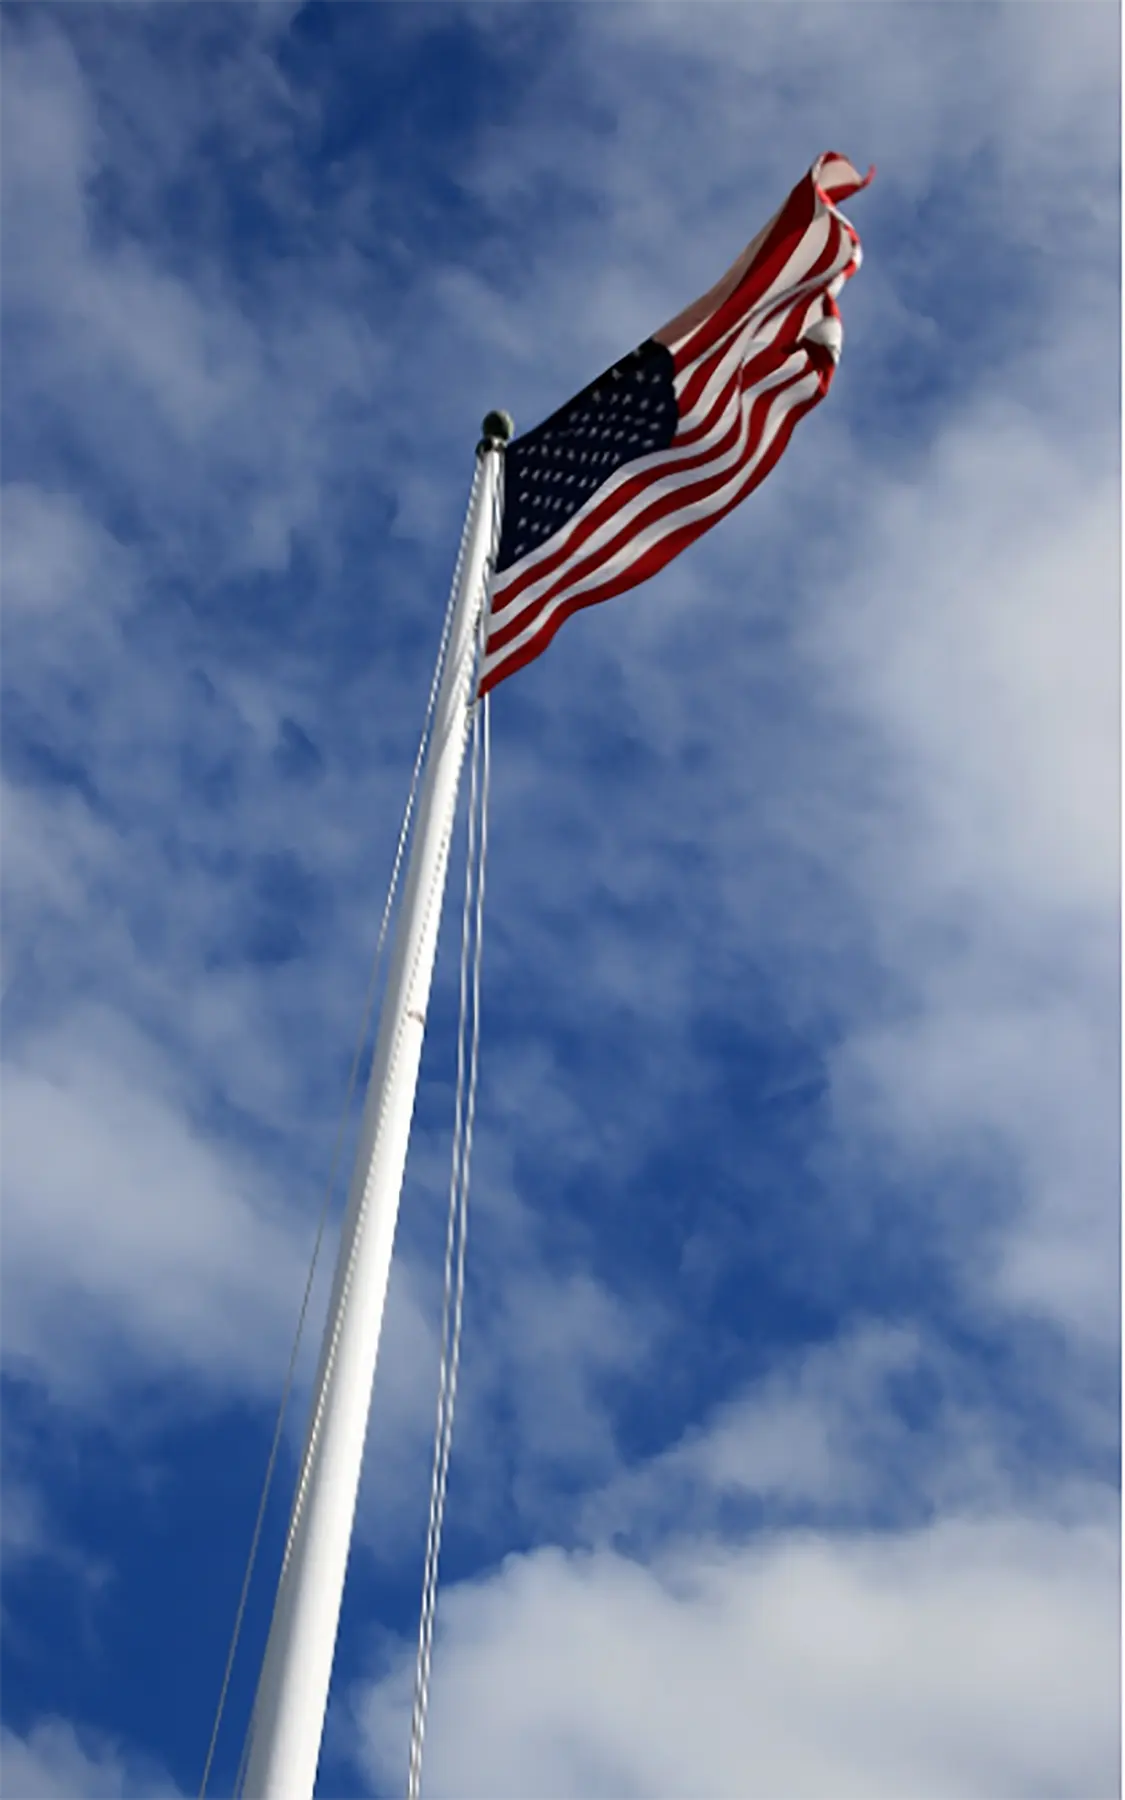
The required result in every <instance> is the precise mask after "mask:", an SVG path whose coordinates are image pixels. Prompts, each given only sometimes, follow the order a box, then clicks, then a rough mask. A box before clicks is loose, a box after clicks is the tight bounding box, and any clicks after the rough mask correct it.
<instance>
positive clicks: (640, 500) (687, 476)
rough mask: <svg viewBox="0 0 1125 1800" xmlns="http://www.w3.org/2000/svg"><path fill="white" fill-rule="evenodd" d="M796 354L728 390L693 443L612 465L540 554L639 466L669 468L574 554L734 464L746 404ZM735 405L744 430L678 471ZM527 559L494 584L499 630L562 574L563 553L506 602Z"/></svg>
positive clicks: (787, 372) (559, 542) (726, 422)
mask: <svg viewBox="0 0 1125 1800" xmlns="http://www.w3.org/2000/svg"><path fill="white" fill-rule="evenodd" d="M799 355H800V352H797V351H795V352H794V353H793V355H792V356H788V357H786V359H785V361H784V362H783V363H782V365H781V367H780V368H779V369H775V370H773V371H772V373H771V374H770V375H769V376H767V377H766V379H765V380H764V381H759V382H755V383H754V385H753V386H752V387H749V388H746V389H744V390H742V391H741V395H740V393H739V390H738V389H737V388H735V389H734V390H733V392H732V395H731V403H730V405H728V406H726V407H724V408H723V411H722V413H721V414H720V416H719V419H718V420H717V421H716V423H715V425H714V426H713V427H712V429H711V430H710V431H709V432H707V433H706V435H705V436H704V437H701V438H699V439H698V440H697V441H696V442H695V443H694V444H690V445H684V446H683V447H682V448H681V449H680V450H679V453H678V454H674V453H671V452H664V453H659V452H658V453H656V454H654V455H653V456H651V457H647V456H646V457H640V458H638V459H637V461H635V462H631V463H626V464H624V465H623V467H622V468H620V469H617V470H615V471H614V473H613V475H611V476H610V478H609V480H608V481H607V482H606V483H605V485H604V486H603V487H600V488H599V489H598V490H597V492H596V493H595V494H593V495H591V497H590V499H589V500H587V501H586V502H585V504H584V505H583V506H582V507H581V508H580V510H579V511H578V512H577V513H575V515H574V517H573V519H572V520H570V521H569V522H568V525H567V528H566V534H565V536H564V534H563V533H558V534H557V535H556V536H555V537H553V538H548V539H547V541H546V543H545V544H544V545H543V546H542V547H541V550H540V552H539V553H538V555H539V559H540V560H544V559H545V558H546V555H547V553H548V551H549V552H550V553H551V554H552V555H553V554H554V553H555V552H557V551H558V550H560V549H561V548H562V547H563V545H564V544H565V539H566V537H567V536H571V535H573V533H574V531H575V529H576V527H577V525H578V523H579V521H580V520H582V519H584V518H587V517H588V516H589V514H590V513H591V512H592V511H593V510H594V509H595V507H600V506H601V505H602V504H603V502H604V501H605V500H607V499H609V498H612V494H613V491H614V489H615V488H616V487H621V486H622V485H623V484H624V482H625V481H627V480H630V479H632V477H633V476H634V475H636V474H637V473H639V472H642V471H643V470H644V469H645V467H646V466H647V468H648V469H649V470H650V471H651V470H652V469H653V468H660V467H662V466H667V467H668V468H669V470H670V471H671V472H670V473H669V474H668V475H667V477H665V478H662V479H659V480H654V481H649V482H648V483H647V484H646V486H645V487H644V488H643V489H642V491H641V492H640V493H639V494H634V495H633V497H632V499H631V500H629V501H628V502H627V503H626V504H625V505H624V506H621V507H618V508H617V509H615V510H614V511H613V512H611V513H610V514H609V516H608V517H607V518H606V519H605V520H604V521H603V523H602V524H601V525H599V526H598V528H597V530H596V531H594V532H592V533H591V535H590V537H589V538H588V539H587V540H586V541H585V542H584V543H582V544H581V545H578V546H576V551H575V553H576V555H578V556H580V557H581V558H582V559H583V560H584V559H585V558H586V557H588V556H593V555H596V553H597V551H598V549H599V548H600V546H601V545H602V544H604V543H606V542H607V541H609V540H611V539H613V538H615V537H617V536H618V535H619V533H620V532H621V530H622V529H623V528H624V527H625V526H627V525H628V524H629V523H630V521H631V520H633V519H635V518H636V517H638V515H639V514H641V513H644V512H646V511H647V510H648V508H649V507H650V506H651V505H652V503H653V500H654V499H658V498H662V497H664V496H665V495H667V494H669V493H675V492H676V490H677V489H678V488H681V487H690V486H693V485H695V484H697V483H699V482H700V481H710V480H711V479H712V478H713V477H714V476H715V475H721V474H722V473H723V471H724V469H726V468H729V467H731V466H732V464H736V463H737V462H738V460H739V459H740V458H741V457H742V456H744V455H745V450H746V431H747V430H748V428H749V414H750V408H751V407H752V406H753V404H754V402H755V401H756V400H757V398H758V396H759V395H761V394H768V393H769V391H770V390H771V388H775V387H779V386H781V385H782V384H783V383H784V382H785V381H788V380H791V379H792V377H793V375H794V373H795V372H796V371H795V369H794V367H793V364H794V361H795V359H796V357H797V356H799ZM739 406H740V407H741V412H742V430H741V431H740V433H739V435H738V437H737V438H736V439H735V442H734V444H733V445H732V446H731V448H730V449H728V450H726V451H725V452H724V453H723V455H722V456H718V457H715V458H713V459H712V460H711V461H710V462H706V463H704V464H703V465H702V466H701V467H698V468H691V469H684V470H682V471H681V472H680V473H679V474H677V473H676V472H675V468H676V464H677V463H678V462H682V461H684V460H685V459H686V458H687V457H689V456H690V457H693V458H694V457H698V456H700V455H702V454H705V452H706V450H707V447H708V445H709V444H710V443H713V442H717V441H718V440H719V439H721V438H722V437H723V436H724V435H725V433H726V432H727V431H728V430H729V429H730V414H731V412H732V410H733V409H735V408H738V407H739ZM528 561H529V558H528V557H525V558H524V559H523V561H522V562H520V563H514V564H513V565H512V567H511V568H510V569H505V571H504V574H503V575H501V576H500V578H499V580H498V581H497V582H496V585H495V587H494V588H493V603H492V612H491V625H492V628H493V629H495V630H498V629H499V628H500V627H501V626H504V625H507V624H508V623H509V622H510V621H511V620H512V619H515V618H518V617H519V616H520V614H521V613H523V612H525V611H526V610H527V608H528V607H529V606H534V605H535V604H536V602H537V601H538V600H539V599H540V597H541V596H542V594H543V593H544V592H545V590H546V589H547V588H549V587H551V586H553V585H554V583H555V582H556V581H559V580H561V579H562V578H563V576H564V574H565V570H566V562H565V559H564V560H563V562H562V564H561V565H560V566H559V567H557V568H553V569H551V570H549V571H548V572H547V573H546V574H544V575H541V576H540V577H539V579H538V581H534V582H532V583H530V585H529V586H527V587H526V588H523V589H521V591H520V592H519V593H518V594H516V595H515V596H514V597H513V598H512V599H511V600H509V601H508V602H507V603H506V604H505V602H504V599H503V591H504V589H503V584H504V582H505V580H507V581H508V582H509V584H510V583H511V582H512V581H513V580H514V579H515V577H516V576H517V575H519V576H522V575H524V574H526V572H527V565H528Z"/></svg>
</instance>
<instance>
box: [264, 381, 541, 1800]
mask: <svg viewBox="0 0 1125 1800" xmlns="http://www.w3.org/2000/svg"><path fill="white" fill-rule="evenodd" d="M512 429H513V428H512V422H511V420H510V419H509V418H508V417H507V415H506V414H505V413H489V414H488V416H487V418H486V419H485V421H484V427H483V434H484V435H483V437H482V439H481V442H480V444H479V445H478V447H477V467H476V474H475V477H474V481H473V489H472V493H471V496H470V499H469V515H468V519H467V521H466V528H465V546H466V547H465V554H464V556H463V557H462V563H461V581H460V588H459V591H458V595H457V600H456V603H455V607H454V611H453V617H452V621H451V624H450V632H449V642H448V646H447V650H446V661H445V667H444V670H443V672H442V677H441V685H440V687H439V689H438V696H437V702H436V706H435V710H434V725H433V736H432V738H431V740H430V747H429V753H428V756H427V760H426V771H425V776H424V778H423V783H422V790H421V794H420V795H419V801H418V814H417V820H416V823H415V827H414V842H413V846H412V848H411V852H410V861H409V864H408V866H407V872H406V879H405V883H404V886H403V895H402V907H401V911H400V913H399V919H398V924H397V927H396V931H395V940H394V948H393V950H392V953H391V962H390V968H389V971H388V975H387V986H386V991H385V994H384V997H383V1008H382V1013H381V1016H380V1021H379V1031H378V1036H377V1038H376V1041H375V1053H374V1057H373V1059H372V1064H371V1078H370V1081H369V1083H368V1088H367V1099H366V1102H365V1104H364V1111H363V1123H362V1127H361V1131H360V1142H359V1151H358V1154H357V1157H356V1164H355V1172H354V1174H353V1176H352V1184H351V1191H350V1194H349V1197H348V1207H347V1212H346V1215H345V1218H344V1225H343V1231H342V1234H341V1240H340V1250H339V1254H338V1257H337V1260H336V1273H335V1276H334V1278H333V1284H332V1297H331V1301H330V1304H329V1309H328V1321H327V1324H326V1326H325V1331H324V1341H323V1343H322V1345H321V1351H320V1363H319V1366H318V1369H317V1377H316V1386H315V1389H314V1397H313V1405H312V1413H311V1417H310V1422H309V1427H308V1433H307V1437H306V1440H305V1448H304V1454H303V1456H302V1459H301V1468H300V1474H299V1477H298V1482H297V1492H296V1496H295V1498H294V1502H293V1511H292V1515H291V1518H290V1523H289V1535H288V1539H287V1542H286V1548H285V1557H284V1560H283V1563H282V1569H281V1579H280V1581H279V1583H278V1589H277V1597H276V1600H275V1602H274V1612H273V1619H272V1622H271V1625H270V1633H269V1639H268V1642H267V1644H266V1653H265V1657H264V1660H263V1663H262V1671H261V1676H260V1678H259V1682H258V1692H257V1696H256V1699H255V1703H254V1716H253V1720H252V1723H251V1740H250V1756H249V1761H248V1764H247V1770H246V1782H245V1786H244V1788H243V1792H244V1794H245V1795H247V1796H248V1797H249V1800H311V1795H312V1792H313V1786H314V1783H315V1781H316V1769H317V1762H318V1760H319V1757H320V1740H321V1733H322V1731H323V1728H324V1714H325V1708H326V1706H327V1703H328V1685H329V1680H330V1678H331V1674H332V1659H333V1655H334V1653H335V1648H336V1630H337V1625H338V1623H339V1617H340V1603H341V1600H342V1598H343V1591H344V1576H345V1572H346V1568H347V1560H348V1548H349V1544H350V1541H351V1533H352V1523H353V1520H354V1517H355V1505H356V1495H357V1492H358V1489H359V1477H360V1469H361V1465H362V1462H363V1443H364V1437H365V1435H366V1431H367V1415H368V1410H369V1408H370V1404H371V1386H372V1382H373V1381H374V1377H375V1359H376V1356H377V1353H378V1348H379V1331H380V1327H381V1325H382V1319H383V1304H384V1301H385V1299H386V1292H387V1278H388V1276H389V1273H390V1264H391V1250H392V1247H393V1244H394V1235H395V1221H396V1218H397V1215H398V1203H399V1195H400V1192H401V1189H402V1178H403V1172H404V1169H405V1166H406V1151H407V1144H408V1142H409V1137H410V1122H411V1118H412V1116H413V1112H414V1094H415V1088H416V1086H417V1082H418V1066H419V1063H420V1061H421V1056H422V1039H423V1036H424V1033H425V1021H426V1007H427V1004H428V1001H429V994H430V981H431V977H432V975H433V967H434V956H435V953H436V950H437V934H438V921H439V919H440V915H441V903H442V895H443V892H444V889H445V876H446V868H447V865H448V861H449V842H450V836H451V834H452V830H453V819H454V814H455V812H456V809H457V788H458V784H459V781H460V776H461V765H462V762H463V761H464V754H465V745H466V742H467V737H468V724H469V719H470V712H469V705H470V693H469V687H470V682H471V680H472V676H473V669H474V665H475V652H476V634H477V624H478V620H479V617H480V608H481V605H482V602H483V599H484V588H485V582H486V579H487V574H488V560H489V555H490V552H491V551H492V549H493V530H494V521H495V512H496V502H497V497H498V494H499V485H500V474H501V467H502V462H503V453H504V445H505V444H506V442H507V440H508V439H509V438H510V436H511V434H512Z"/></svg>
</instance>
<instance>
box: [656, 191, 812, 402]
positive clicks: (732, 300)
mask: <svg viewBox="0 0 1125 1800" xmlns="http://www.w3.org/2000/svg"><path fill="white" fill-rule="evenodd" d="M815 217H816V191H815V189H814V187H813V184H812V180H811V178H810V177H809V176H808V175H806V176H805V177H804V179H803V180H801V181H799V182H798V183H797V185H796V187H795V188H794V189H793V192H792V193H791V194H790V196H789V198H788V200H787V201H786V202H785V205H784V206H783V207H782V209H781V213H780V216H779V217H778V220H777V222H776V224H775V225H774V228H773V231H772V232H771V233H770V236H769V237H768V238H767V239H766V242H765V243H764V244H763V245H762V248H761V250H760V251H759V252H758V255H757V256H756V257H755V259H754V261H753V262H752V263H751V265H750V267H749V268H748V269H747V271H746V273H745V275H744V276H743V277H742V280H741V281H740V282H739V284H738V286H737V287H736V288H735V289H734V291H733V293H731V294H729V295H728V296H727V298H726V299H725V300H724V301H723V303H722V305H721V306H719V307H717V308H716V310H715V311H714V312H713V313H711V315H710V316H709V317H708V318H706V319H704V321H703V323H702V324H701V325H697V326H696V328H695V330H694V331H693V332H692V334H691V336H690V337H689V338H688V339H687V340H686V342H684V343H683V344H681V345H680V347H679V349H678V350H676V351H675V352H674V353H673V354H674V359H675V364H676V371H677V373H678V372H679V371H680V370H681V369H684V368H687V367H689V366H690V364H691V363H693V362H694V361H695V359H696V357H697V356H700V355H702V354H703V352H704V351H706V350H709V349H710V347H711V345H712V344H713V343H714V341H715V339H716V338H717V337H721V336H722V335H723V333H724V332H725V331H726V330H727V328H728V326H729V325H733V324H734V322H735V320H736V319H737V318H738V317H739V315H740V314H741V313H743V312H746V311H749V309H750V307H751V306H752V305H753V304H754V302H755V300H760V299H761V297H762V295H763V294H764V293H766V292H767V291H768V289H769V286H770V283H771V282H772V281H774V280H775V279H776V278H777V276H778V275H779V274H780V273H781V271H782V269H783V268H784V267H785V265H786V263H787V262H788V260H789V258H790V256H791V255H792V254H793V250H794V248H795V247H796V245H797V244H799V243H800V241H801V239H802V238H803V237H804V235H805V233H806V231H807V230H808V229H809V226H810V225H811V224H812V222H813V219H814V218H815Z"/></svg>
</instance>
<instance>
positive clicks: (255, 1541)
mask: <svg viewBox="0 0 1125 1800" xmlns="http://www.w3.org/2000/svg"><path fill="white" fill-rule="evenodd" d="M477 479H478V480H479V479H480V472H479V467H478V472H477ZM471 517H472V506H471V504H470V507H469V509H468V511H467V513H466V516H465V525H464V528H463V529H462V532H461V542H460V545H459V546H458V550H457V560H456V563H455V565H454V570H453V579H452V581H451V583H450V588H449V599H448V601H447V602H446V608H445V619H444V621H443V623H442V630H441V639H440V642H439V644H438V653H437V661H436V662H435V664H434V673H433V679H432V680H431V682H430V693H429V698H428V700H427V702H426V714H425V719H424V721H423V724H422V734H421V737H420V738H419V741H418V751H417V754H416V756H415V758H414V768H413V770H412V772H411V776H410V791H409V793H408V795H407V799H406V806H405V808H404V811H403V815H402V823H401V825H400V826H399V834H398V843H397V845H396V847H395V856H394V863H393V865H392V867H391V876H390V881H389V883H388V886H387V897H386V901H385V902H384V905H383V916H382V919H381V921H380V924H379V935H378V938H377V940H376V944H375V952H374V955H373V957H372V959H371V974H370V976H369V978H368V983H367V993H366V996H365V998H364V1004H363V1017H362V1021H361V1024H360V1028H359V1034H358V1036H357V1038H356V1044H355V1050H354V1052H353V1055H352V1061H351V1068H350V1070H349V1072H348V1081H347V1090H346V1092H345V1095H344V1103H343V1106H342V1108H341V1111H340V1117H339V1121H338V1124H337V1127H336V1135H335V1140H334V1143H333V1147H332V1155H331V1158H330V1161H329V1168H328V1179H327V1181H326V1183H325V1187H324V1194H323V1197H322V1200H321V1206H320V1217H319V1221H318V1224H317V1232H316V1239H315V1242H314V1244H313V1251H312V1259H311V1261H310V1263H309V1272H308V1277H307V1279H306V1281H305V1291H304V1294H303V1296H302V1299H301V1309H300V1312H299V1314H298V1317H297V1328H296V1332H295V1334H294V1338H293V1348H292V1351H291V1352H290V1356H289V1366H288V1368H287V1370H286V1373H285V1381H284V1383H283V1386H282V1391H281V1401H280V1404H279V1406H278V1412H277V1422H276V1425H275V1427H274V1434H273V1442H272V1444H271V1445H270V1453H269V1458H268V1461H267V1463H266V1473H265V1477H264V1479H263V1482H262V1493H261V1498H260V1500H259V1503H258V1514H257V1518H256V1519H255V1521H254V1530H253V1534H252V1536H251V1540H250V1550H249V1554H248V1556H247V1559H246V1571H245V1574H244V1576H243V1580H242V1590H241V1593H240V1594H239V1599H238V1607H237V1610H236V1612H235V1619H234V1627H233V1630H232V1632H231V1639H230V1646H229V1648H228V1650H227V1660H226V1667H225V1669H224V1671H223V1681H222V1686H221V1688H220V1690H219V1700H218V1705H217V1706H216V1708H215V1720H214V1724H213V1725H212V1728H211V1739H210V1743H209V1744H208V1746H207V1759H206V1762H205V1763H204V1766H203V1777H202V1780H201V1781H200V1784H199V1800H205V1797H206V1793H207V1783H208V1781H209V1780H210V1778H211V1766H212V1764H213V1762H214V1759H215V1749H216V1746H217V1744H218V1741H219V1729H220V1727H221V1725H222V1721H223V1712H224V1709H225V1707H226V1702H227V1695H228V1692H229V1689H230V1682H231V1675H232V1673H233V1670H234V1660H235V1655H236V1653H237V1650H238V1643H239V1638H240V1637H241V1633H242V1625H243V1621H244V1618H245V1615H246V1604H247V1600H248V1598H249V1593H250V1582H251V1579H252V1577H253V1573H254V1565H255V1563H256V1561H257V1556H258V1548H259V1545H260V1542H261V1536H262V1528H263V1525H264V1523H265V1516H266V1506H267V1503H268V1500H269V1494H270V1488H271V1486H272V1484H273V1477H274V1471H275V1469H276V1467H277V1459H278V1455H279V1452H280V1449H281V1436H282V1430H283V1427H284V1424H285V1414H286V1410H287V1408H288V1405H289V1396H290V1393H291V1391H292V1387H293V1379H294V1376H295V1373H296V1368H297V1356H298V1353H299V1350H300V1344H301V1336H302V1333H303V1331H304V1327H305V1319H306V1317H307V1314H308V1309H309V1301H310V1299H311V1296H312V1288H313V1278H314V1276H315V1274H316V1266H317V1261H318V1259H319V1257H320V1249H321V1244H322V1243H323V1240H324V1231H325V1227H326V1225H327V1222H328V1211H329V1206H330V1204H331V1199H332V1193H333V1190H334V1188H335V1185H336V1175H337V1172H338V1169H339V1162H340V1152H341V1150H342V1148H343V1141H344V1133H345V1130H346V1127H347V1121H348V1116H349V1114H350V1112H351V1106H352V1100H353V1098H354V1095H355V1085H356V1077H357V1075H358V1073H359V1065H360V1061H361V1059H362V1056H363V1046H364V1044H365V1042H366V1040H367V1032H368V1027H369V1026H370V1023H371V1012H372V1008H373V1006H374V1002H375V991H376V983H377V980H378V974H379V966H380V963H381V961H382V955H383V949H384V946H385V944H386V940H387V931H388V928H389V926H390V920H391V914H392V911H393V908H394V901H395V896H396V894H397V892H398V882H399V876H400V875H401V873H402V864H403V858H404V856H405V854H406V845H407V841H408V839H409V835H410V826H411V822H412V820H413V817H414V805H415V801H416V800H417V797H418V786H419V781H420V779H421V773H422V765H423V763H424V761H425V757H426V749H427V746H428V744H429V740H430V731H431V728H432V726H433V718H434V707H435V705H436V704H437V693H438V686H439V684H440V681H441V675H442V670H443V668H444V666H445V658H446V652H447V650H448V648H449V634H450V630H451V628H452V624H453V613H454V608H455V605H456V599H457V591H458V588H459V585H460V580H461V567H462V564H463V562H464V559H465V551H466V549H467V546H468V541H469V529H468V527H469V520H470V518H471ZM290 1535H291V1534H290ZM288 1549H289V1543H288V1541H287V1544H286V1553H287V1554H288ZM252 1725H253V1713H252V1714H251V1719H250V1724H249V1725H248V1727H247V1730H246V1733H245V1736H244V1738H243V1743H242V1753H241V1756H240V1759H239V1766H238V1774H237V1777H236V1780H235V1785H234V1792H235V1793H236V1794H238V1793H239V1792H240V1791H241V1788H242V1783H243V1780H244V1779H245V1774H246V1762H247V1758H248V1756H249V1746H250V1738H251V1728H252Z"/></svg>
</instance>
